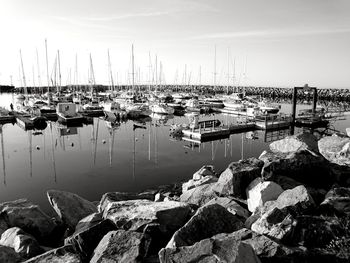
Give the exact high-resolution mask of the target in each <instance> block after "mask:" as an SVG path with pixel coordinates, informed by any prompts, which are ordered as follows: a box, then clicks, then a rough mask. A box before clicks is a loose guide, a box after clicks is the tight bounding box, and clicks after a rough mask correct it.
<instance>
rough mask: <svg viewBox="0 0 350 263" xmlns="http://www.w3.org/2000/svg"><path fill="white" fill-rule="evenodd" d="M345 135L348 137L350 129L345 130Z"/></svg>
mask: <svg viewBox="0 0 350 263" xmlns="http://www.w3.org/2000/svg"><path fill="white" fill-rule="evenodd" d="M345 132H346V135H347V136H348V137H350V128H345Z"/></svg>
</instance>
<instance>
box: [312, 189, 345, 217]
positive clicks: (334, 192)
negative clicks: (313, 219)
mask: <svg viewBox="0 0 350 263" xmlns="http://www.w3.org/2000/svg"><path fill="white" fill-rule="evenodd" d="M319 209H320V210H321V212H322V213H323V214H327V215H338V216H341V215H343V214H350V188H345V187H335V188H333V189H331V190H330V191H329V192H328V193H327V194H326V197H325V200H324V201H323V202H322V203H321V205H320V207H319Z"/></svg>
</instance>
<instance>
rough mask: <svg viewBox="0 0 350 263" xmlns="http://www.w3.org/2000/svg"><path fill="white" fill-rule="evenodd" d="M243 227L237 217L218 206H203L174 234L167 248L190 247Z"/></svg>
mask: <svg viewBox="0 0 350 263" xmlns="http://www.w3.org/2000/svg"><path fill="white" fill-rule="evenodd" d="M242 227H243V223H242V221H241V220H240V218H239V217H238V216H235V215H233V214H231V213H230V212H228V211H227V210H226V209H225V208H224V207H223V206H221V205H218V204H211V205H205V206H203V207H201V208H200V209H198V211H197V212H196V214H195V215H193V216H192V218H191V219H190V220H189V221H188V222H187V223H186V224H185V225H184V226H183V227H181V228H180V229H179V230H177V231H176V232H175V234H174V235H173V237H172V238H171V240H170V241H169V243H168V244H167V247H169V248H175V247H181V246H191V245H193V244H194V243H196V242H198V241H200V240H202V239H205V238H209V237H212V236H214V235H216V234H219V233H231V232H233V231H236V230H239V229H241V228H242Z"/></svg>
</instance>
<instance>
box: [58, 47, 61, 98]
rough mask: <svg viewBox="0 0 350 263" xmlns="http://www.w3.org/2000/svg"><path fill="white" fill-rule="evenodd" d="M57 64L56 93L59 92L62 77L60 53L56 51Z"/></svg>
mask: <svg viewBox="0 0 350 263" xmlns="http://www.w3.org/2000/svg"><path fill="white" fill-rule="evenodd" d="M57 63H58V90H57V91H58V92H59V93H60V92H61V84H62V83H61V82H62V77H61V59H60V51H59V50H57Z"/></svg>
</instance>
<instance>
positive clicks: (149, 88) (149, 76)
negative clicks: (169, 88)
mask: <svg viewBox="0 0 350 263" xmlns="http://www.w3.org/2000/svg"><path fill="white" fill-rule="evenodd" d="M148 63H149V65H148V78H149V79H148V83H149V85H148V91H149V93H151V83H152V79H151V74H152V62H151V52H148Z"/></svg>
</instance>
